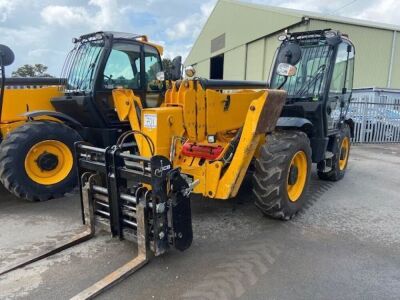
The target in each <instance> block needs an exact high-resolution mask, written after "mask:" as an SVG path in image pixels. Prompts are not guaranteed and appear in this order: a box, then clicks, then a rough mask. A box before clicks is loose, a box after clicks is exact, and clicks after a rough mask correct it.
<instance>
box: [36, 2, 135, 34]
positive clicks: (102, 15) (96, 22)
mask: <svg viewBox="0 0 400 300" xmlns="http://www.w3.org/2000/svg"><path fill="white" fill-rule="evenodd" d="M126 8H127V7H124V8H123V9H121V8H119V6H118V2H117V1H113V0H90V1H89V2H88V6H87V7H83V6H65V5H64V6H61V5H49V6H46V7H45V8H44V9H43V10H42V12H41V16H42V18H43V20H44V21H45V22H46V23H47V24H50V25H59V26H62V27H65V28H68V27H70V26H82V25H83V26H86V27H87V28H90V30H95V31H98V30H101V29H105V28H107V27H109V26H112V27H114V28H115V27H121V25H122V21H123V20H124V19H125V16H124V14H123V11H122V10H125V9H126Z"/></svg>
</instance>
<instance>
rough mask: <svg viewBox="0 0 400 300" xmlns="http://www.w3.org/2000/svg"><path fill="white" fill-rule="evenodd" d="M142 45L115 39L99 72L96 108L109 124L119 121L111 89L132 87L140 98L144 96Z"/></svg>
mask: <svg viewBox="0 0 400 300" xmlns="http://www.w3.org/2000/svg"><path fill="white" fill-rule="evenodd" d="M142 61H143V55H142V45H141V44H139V43H135V42H126V41H121V42H120V41H116V42H115V43H114V44H113V46H112V49H111V51H110V53H109V55H108V57H107V60H106V62H105V64H104V68H103V69H102V71H101V72H100V73H99V77H100V78H99V80H98V82H99V84H98V87H97V89H96V91H95V101H96V105H97V107H98V109H99V110H100V112H101V113H102V114H103V116H104V118H105V120H106V122H107V123H108V124H110V125H112V124H116V125H118V124H119V123H120V121H119V119H118V116H117V114H116V112H115V109H114V101H113V98H112V90H113V89H116V88H124V89H132V90H133V91H134V93H135V94H136V95H137V96H138V97H140V98H141V99H143V98H145V94H146V91H145V88H144V84H143V82H142V72H141V71H142V65H143V64H142Z"/></svg>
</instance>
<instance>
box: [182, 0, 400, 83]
mask: <svg viewBox="0 0 400 300" xmlns="http://www.w3.org/2000/svg"><path fill="white" fill-rule="evenodd" d="M326 28H331V29H334V30H339V31H341V32H342V33H347V34H348V35H349V36H350V39H351V40H352V41H353V42H354V44H355V47H356V66H355V76H354V78H355V82H354V87H355V88H361V87H382V88H400V27H396V26H394V25H387V24H380V23H374V22H369V21H362V20H356V19H350V18H343V17H336V16H329V15H322V14H318V13H312V12H306V11H299V10H293V9H286V8H277V7H271V6H266V5H257V4H250V3H246V2H240V1H236V0H219V1H218V3H217V4H216V6H215V8H214V10H213V12H212V13H211V15H210V17H209V18H208V20H207V22H206V24H205V25H204V27H203V29H202V31H201V33H200V35H199V36H198V38H197V40H196V42H195V43H194V45H193V48H192V49H191V51H190V53H189V55H188V57H187V59H186V61H185V65H194V67H195V69H196V71H197V74H196V75H197V76H200V77H205V78H216V79H218V78H219V79H232V80H234V79H237V80H243V79H246V80H267V79H268V76H269V72H270V66H271V64H272V60H273V57H274V54H275V50H276V48H277V47H278V45H279V41H278V39H277V38H278V36H279V35H280V34H282V33H283V32H284V31H285V30H288V31H290V32H295V31H306V30H315V29H326Z"/></svg>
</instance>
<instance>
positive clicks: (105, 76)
mask: <svg viewBox="0 0 400 300" xmlns="http://www.w3.org/2000/svg"><path fill="white" fill-rule="evenodd" d="M103 77H104V79H105V80H104V86H106V85H109V84H113V83H114V80H113V79H112V75H110V76H108V75H106V74H103Z"/></svg>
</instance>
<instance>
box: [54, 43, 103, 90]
mask: <svg viewBox="0 0 400 300" xmlns="http://www.w3.org/2000/svg"><path fill="white" fill-rule="evenodd" d="M103 49H104V41H103V40H102V39H99V40H94V41H85V42H83V43H79V44H77V45H76V46H75V47H74V49H72V50H71V52H70V53H69V54H68V56H67V59H66V60H65V63H64V67H63V70H62V75H61V78H66V82H65V83H64V86H65V92H90V91H91V90H92V88H93V84H94V82H93V81H94V74H95V71H96V68H97V65H98V62H99V58H100V55H101V53H102V51H103Z"/></svg>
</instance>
